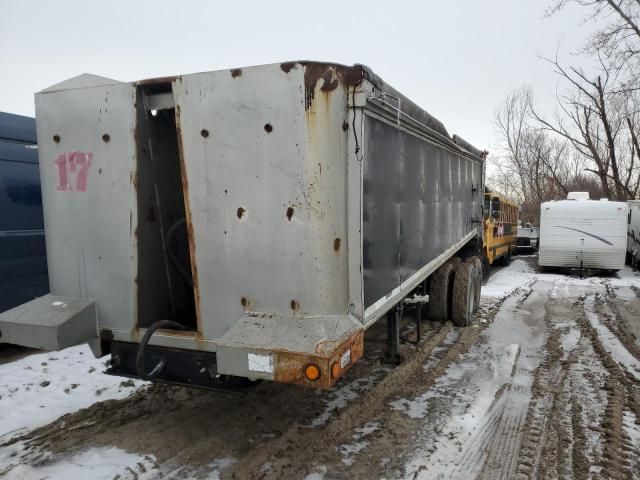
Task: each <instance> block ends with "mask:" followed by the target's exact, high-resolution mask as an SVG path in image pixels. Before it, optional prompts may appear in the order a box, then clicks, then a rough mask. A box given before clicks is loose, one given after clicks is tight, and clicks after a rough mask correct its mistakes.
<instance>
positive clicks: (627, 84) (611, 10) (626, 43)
mask: <svg viewBox="0 0 640 480" xmlns="http://www.w3.org/2000/svg"><path fill="white" fill-rule="evenodd" d="M570 3H573V4H577V5H580V6H582V7H585V9H586V10H587V12H588V13H587V18H590V19H593V20H596V21H599V22H601V23H604V26H603V27H602V28H600V29H598V30H597V31H596V32H595V33H594V34H593V35H592V37H591V38H590V40H589V42H588V43H587V45H586V46H585V49H584V50H585V52H586V53H590V54H596V55H600V56H602V58H605V59H607V64H608V67H609V68H610V69H611V71H615V72H616V75H618V74H620V73H622V75H621V76H622V77H623V78H624V80H622V81H621V82H620V86H621V87H622V88H626V89H638V88H639V86H638V85H637V80H638V77H639V73H640V70H639V69H638V66H639V64H640V1H639V0H555V2H554V4H553V6H552V7H551V8H550V9H549V10H548V12H547V13H548V14H549V15H553V14H554V13H556V12H557V11H559V10H561V9H563V8H565V7H566V6H567V5H568V4H570Z"/></svg>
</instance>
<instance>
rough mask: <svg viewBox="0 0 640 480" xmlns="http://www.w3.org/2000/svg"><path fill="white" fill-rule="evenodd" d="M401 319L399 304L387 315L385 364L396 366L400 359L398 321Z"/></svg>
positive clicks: (400, 306)
mask: <svg viewBox="0 0 640 480" xmlns="http://www.w3.org/2000/svg"><path fill="white" fill-rule="evenodd" d="M401 318H402V304H401V303H400V304H399V305H397V306H396V307H395V308H394V309H392V310H391V311H390V312H389V313H387V351H386V353H385V362H386V363H391V364H394V365H398V364H399V363H400V362H401V361H402V359H401V358H400V353H399V349H400V319H401Z"/></svg>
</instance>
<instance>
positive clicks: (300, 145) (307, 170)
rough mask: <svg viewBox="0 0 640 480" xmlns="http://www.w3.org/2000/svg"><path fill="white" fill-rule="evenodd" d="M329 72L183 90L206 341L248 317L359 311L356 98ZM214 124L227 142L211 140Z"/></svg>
mask: <svg viewBox="0 0 640 480" xmlns="http://www.w3.org/2000/svg"><path fill="white" fill-rule="evenodd" d="M327 72H328V73H327V74H326V75H324V77H323V76H322V75H320V76H316V77H314V79H313V82H314V83H313V84H309V86H308V88H307V86H306V85H305V81H306V80H305V68H304V66H302V65H298V66H296V67H292V68H290V69H288V71H285V70H283V69H282V68H281V67H280V65H267V66H260V67H249V68H243V69H242V73H241V74H237V75H233V74H230V73H229V71H228V70H226V71H221V72H209V73H203V74H193V75H184V76H181V77H178V78H177V79H176V81H175V84H174V94H175V105H176V108H179V109H180V117H179V121H180V124H179V130H180V132H181V134H182V143H183V149H184V150H183V154H184V158H185V167H186V176H187V180H188V185H189V191H188V197H189V199H188V204H189V205H190V207H191V215H192V220H193V233H194V241H195V245H196V247H195V263H196V264H197V265H198V274H199V281H198V286H199V289H200V291H201V292H202V294H201V297H200V315H201V318H202V319H203V325H202V328H203V332H202V333H203V337H204V338H205V339H216V340H217V339H221V338H222V337H223V336H224V335H225V333H227V332H228V331H229V329H230V328H231V327H232V326H233V325H235V324H236V323H237V322H239V321H240V319H241V318H242V317H243V315H244V314H245V312H258V313H260V312H264V313H268V314H273V315H284V316H291V315H295V316H300V317H301V318H304V319H305V321H309V322H313V319H312V318H311V317H310V316H311V315H345V314H346V313H347V311H348V304H349V302H348V293H349V290H348V284H347V274H348V272H347V259H346V255H336V250H335V246H336V245H337V244H336V241H335V239H336V238H341V239H346V238H347V234H346V229H347V219H346V211H347V208H346V193H347V192H346V140H347V135H348V133H347V132H345V131H344V130H343V129H342V124H343V122H344V115H345V109H346V104H347V93H346V89H343V88H341V87H338V86H337V85H333V83H334V82H336V74H335V72H333V70H330V69H327ZM307 77H308V75H307ZM325 77H326V78H325ZM326 81H329V82H330V83H331V86H332V89H325V90H326V91H323V90H322V87H323V85H324V82H326ZM307 83H308V82H307ZM309 89H315V91H316V92H317V93H316V94H315V95H314V99H313V102H311V103H310V104H309V103H308V102H307V97H308V96H309V95H308V94H307V90H309ZM203 125H206V126H207V129H208V130H209V131H210V132H215V135H210V136H209V137H208V138H207V139H206V140H204V139H203V137H202V135H201V130H202V126H203ZM345 241H346V240H345ZM243 297H244V298H245V299H246V301H245V302H242V301H240V299H241V298H243ZM307 318H308V320H306V319H307ZM255 321H256V322H259V321H260V320H259V319H258V320H255ZM266 335H267V334H266V333H265V336H266ZM244 362H245V364H246V356H245V360H244ZM245 368H246V367H245Z"/></svg>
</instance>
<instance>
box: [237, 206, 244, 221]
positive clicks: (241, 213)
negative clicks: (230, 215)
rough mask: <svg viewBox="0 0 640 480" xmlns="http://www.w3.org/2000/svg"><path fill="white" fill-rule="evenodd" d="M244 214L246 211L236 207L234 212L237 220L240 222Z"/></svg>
mask: <svg viewBox="0 0 640 480" xmlns="http://www.w3.org/2000/svg"><path fill="white" fill-rule="evenodd" d="M245 212H246V210H245V209H244V208H242V207H238V210H237V211H236V215H237V216H238V220H240V219H241V218H242V216H243V215H244V213H245Z"/></svg>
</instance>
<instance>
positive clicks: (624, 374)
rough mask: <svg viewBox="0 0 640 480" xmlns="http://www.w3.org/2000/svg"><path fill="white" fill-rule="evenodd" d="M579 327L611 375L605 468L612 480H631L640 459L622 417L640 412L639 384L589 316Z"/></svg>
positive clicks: (603, 428)
mask: <svg viewBox="0 0 640 480" xmlns="http://www.w3.org/2000/svg"><path fill="white" fill-rule="evenodd" d="M598 298H599V297H598V296H597V295H594V303H595V309H594V310H595V312H597V311H598V310H599V308H598V305H597V304H598ZM600 298H602V297H600ZM585 300H586V299H583V301H582V306H583V309H584V310H583V311H584V312H586V309H587V305H586V304H585ZM578 324H579V326H580V329H581V330H582V332H583V333H584V334H585V335H586V336H587V337H588V338H589V339H590V341H591V343H592V345H593V348H594V350H595V352H596V353H597V355H598V357H599V359H600V361H601V362H602V364H603V366H604V367H605V369H606V370H607V372H608V374H609V377H608V378H607V381H606V383H605V385H604V389H605V391H606V393H607V405H606V407H605V415H604V419H603V421H602V424H601V425H600V428H601V431H602V434H603V435H604V437H605V439H606V442H605V445H604V454H603V459H602V466H603V467H604V470H605V471H606V474H607V476H608V477H609V478H614V479H631V478H633V473H634V472H637V471H640V458H638V455H637V453H636V452H634V449H633V448H630V446H631V439H630V438H629V436H628V434H627V433H626V432H625V430H624V424H623V416H624V411H625V409H629V410H631V411H634V412H637V411H638V409H639V408H640V405H639V404H638V398H637V396H636V395H635V389H636V388H637V387H638V386H639V385H638V381H637V380H636V379H635V377H633V376H632V375H631V374H630V373H629V372H628V371H627V370H626V368H624V366H622V365H620V364H619V363H618V362H616V360H615V359H614V358H613V356H612V355H611V354H610V353H609V352H608V351H607V349H606V348H605V347H604V345H603V343H602V340H601V339H600V337H599V335H598V332H597V330H596V329H595V328H594V326H593V325H592V324H591V322H590V321H589V320H588V319H587V317H586V313H584V314H583V315H582V316H581V317H579V318H578ZM636 418H637V416H636Z"/></svg>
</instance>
